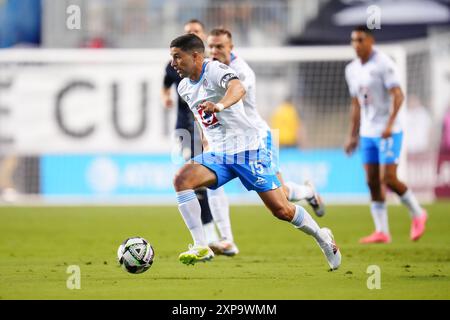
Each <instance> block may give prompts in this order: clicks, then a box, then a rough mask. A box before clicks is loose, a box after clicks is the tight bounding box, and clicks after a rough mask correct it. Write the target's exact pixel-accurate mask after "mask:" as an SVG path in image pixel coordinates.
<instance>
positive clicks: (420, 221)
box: [410, 210, 428, 241]
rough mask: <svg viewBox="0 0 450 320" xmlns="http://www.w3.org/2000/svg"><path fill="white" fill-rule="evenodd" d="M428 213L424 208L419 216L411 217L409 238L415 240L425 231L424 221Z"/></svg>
mask: <svg viewBox="0 0 450 320" xmlns="http://www.w3.org/2000/svg"><path fill="white" fill-rule="evenodd" d="M427 219H428V215H427V212H426V211H425V210H423V213H422V215H421V216H420V217H417V218H413V220H412V222H411V233H410V236H411V240H412V241H417V240H419V238H420V237H421V236H422V235H423V233H424V232H425V223H426V222H427Z"/></svg>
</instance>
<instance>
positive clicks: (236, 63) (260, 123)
mask: <svg viewBox="0 0 450 320" xmlns="http://www.w3.org/2000/svg"><path fill="white" fill-rule="evenodd" d="M230 67H231V68H232V69H233V70H234V71H236V73H237V74H238V76H239V80H241V83H242V85H243V86H244V88H245V91H246V94H245V97H244V98H243V100H242V102H243V103H244V110H245V113H246V114H247V117H248V118H249V119H250V121H252V123H253V124H254V125H255V126H256V128H257V129H258V131H259V135H260V136H261V137H262V139H263V142H264V144H265V146H266V148H267V150H268V151H269V156H270V158H271V160H272V161H271V162H272V167H273V169H274V171H275V172H276V173H278V172H279V171H280V169H279V165H278V158H279V157H278V153H279V149H278V144H277V143H274V141H273V139H272V133H271V131H270V127H269V125H268V124H267V122H266V121H265V120H264V119H263V118H262V117H261V115H260V114H259V112H258V109H257V108H256V76H255V72H254V71H253V70H252V68H250V66H249V65H248V64H247V62H245V60H244V59H242V58H241V57H238V56H236V55H235V54H233V53H232V54H231V62H230Z"/></svg>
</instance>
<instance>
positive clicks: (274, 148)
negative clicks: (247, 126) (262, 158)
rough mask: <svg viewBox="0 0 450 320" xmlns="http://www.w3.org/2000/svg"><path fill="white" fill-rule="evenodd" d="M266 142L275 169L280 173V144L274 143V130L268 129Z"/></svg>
mask: <svg viewBox="0 0 450 320" xmlns="http://www.w3.org/2000/svg"><path fill="white" fill-rule="evenodd" d="M264 144H265V146H266V149H267V151H268V153H269V157H270V161H271V163H272V169H273V171H274V172H275V173H279V172H280V165H279V157H280V154H279V153H280V150H279V148H278V144H276V143H273V141H272V132H271V131H270V130H268V131H267V136H266V137H265V138H264Z"/></svg>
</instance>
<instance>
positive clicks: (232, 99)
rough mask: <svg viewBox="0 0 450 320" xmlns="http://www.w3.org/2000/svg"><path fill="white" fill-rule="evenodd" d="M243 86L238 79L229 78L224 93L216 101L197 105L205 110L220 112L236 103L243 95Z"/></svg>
mask: <svg viewBox="0 0 450 320" xmlns="http://www.w3.org/2000/svg"><path fill="white" fill-rule="evenodd" d="M245 93H246V91H245V88H244V86H243V85H242V83H241V81H239V79H237V78H235V79H231V80H230V81H229V82H228V86H227V91H226V92H225V95H224V96H223V98H222V99H221V100H220V101H219V102H218V103H213V102H211V101H205V102H203V103H202V104H201V105H199V106H200V107H201V108H203V110H204V111H205V112H210V113H213V112H221V111H222V110H224V109H226V108H229V107H231V106H232V105H234V104H236V103H237V102H238V101H239V100H241V99H242V98H243V97H244V96H245Z"/></svg>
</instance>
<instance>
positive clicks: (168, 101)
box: [163, 97, 173, 109]
mask: <svg viewBox="0 0 450 320" xmlns="http://www.w3.org/2000/svg"><path fill="white" fill-rule="evenodd" d="M163 105H164V107H166V108H167V109H171V108H172V107H173V100H172V98H171V97H164V98H163Z"/></svg>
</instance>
